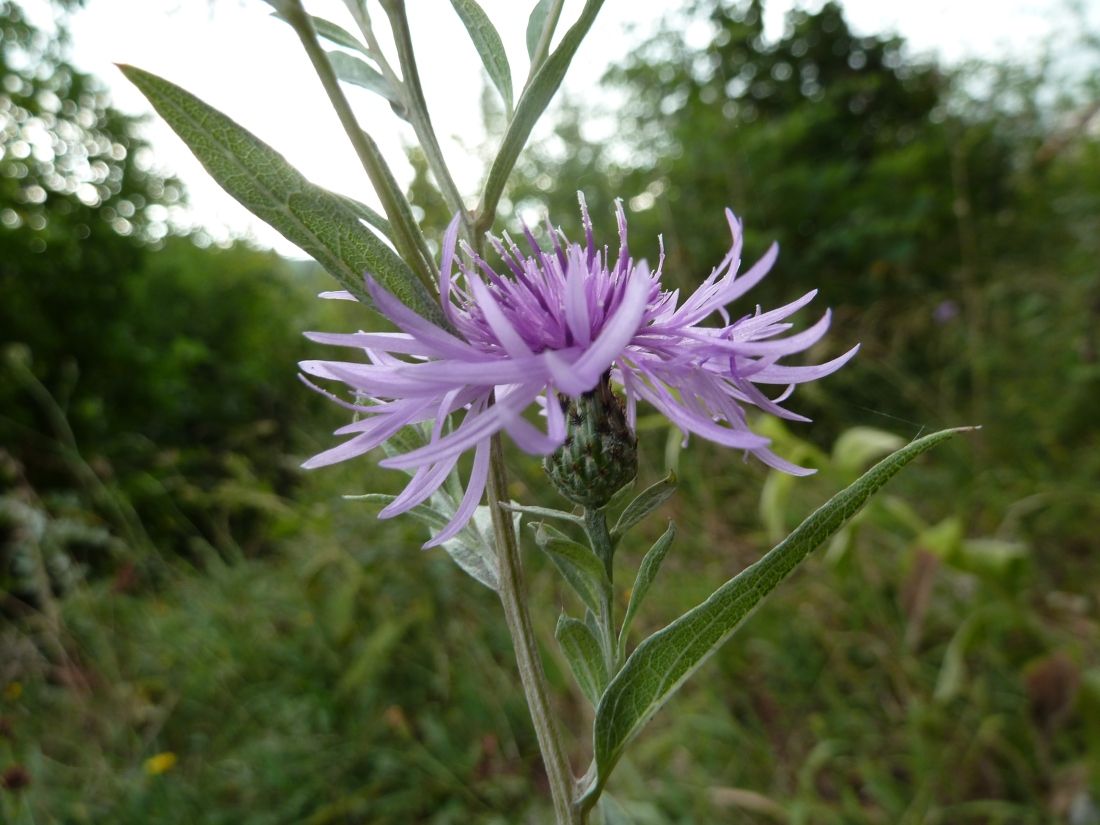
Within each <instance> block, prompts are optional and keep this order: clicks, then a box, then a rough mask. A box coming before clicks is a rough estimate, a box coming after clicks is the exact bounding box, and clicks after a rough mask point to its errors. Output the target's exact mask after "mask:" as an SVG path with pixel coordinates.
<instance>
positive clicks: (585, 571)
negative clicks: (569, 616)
mask: <svg viewBox="0 0 1100 825" xmlns="http://www.w3.org/2000/svg"><path fill="white" fill-rule="evenodd" d="M535 543H536V544H537V545H538V546H539V548H541V549H542V551H543V552H544V553H546V554H547V555H548V556H550V560H551V561H552V562H554V566H555V567H557V568H558V570H559V572H560V573H561V574H562V576H563V577H564V578H565V580H566V581H567V582H569V585H570V586H571V587H572V588H573V590H575V591H576V593H577V595H578V596H580V599H581V601H582V602H584V605H585V607H587V608H588V609H589V610H591V611H592V612H593V613H595V614H597V615H599V613H600V609H601V605H602V604H603V599H604V597H605V595H606V594H608V593H610V592H611V582H609V581H608V580H607V573H606V572H604V569H603V564H601V563H600V560H599V559H597V558H596V556H595V554H594V553H593V552H592V551H591V550H589V549H588V548H587V547H585V546H584V545H583V544H578V543H577V542H575V541H573V540H572V539H571V538H569V537H568V536H566V535H565V534H564V533H562V532H561V531H559V530H556V529H555V528H553V527H551V526H550V525H549V524H539V525H538V526H537V528H536V531H535Z"/></svg>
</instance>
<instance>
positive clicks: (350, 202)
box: [330, 192, 393, 241]
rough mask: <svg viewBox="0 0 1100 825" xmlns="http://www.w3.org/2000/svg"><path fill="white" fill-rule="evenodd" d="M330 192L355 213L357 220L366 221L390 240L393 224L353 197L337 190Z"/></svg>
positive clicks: (391, 238)
mask: <svg viewBox="0 0 1100 825" xmlns="http://www.w3.org/2000/svg"><path fill="white" fill-rule="evenodd" d="M330 194H331V195H332V196H333V197H336V198H339V199H340V201H341V202H342V203H343V204H344V206H346V207H347V208H348V209H350V210H351V211H352V212H353V213H355V216H356V217H357V218H359V220H361V221H366V222H367V223H369V224H370V225H371V226H373V227H374V228H375V229H377V230H378V231H379V232H381V233H382V234H383V235H385V236H386V237H387V238H389V239H390V240H391V241H392V240H393V225H392V224H391V223H390V222H389V221H388V220H386V219H385V218H384V217H382V216H381V215H379V214H378V213H377V212H375V211H374V210H373V209H371V208H370V207H369V206H367V205H366V204H365V203H359V201H357V200H355V199H354V198H349V197H348V196H347V195H341V194H339V193H337V192H331V193H330Z"/></svg>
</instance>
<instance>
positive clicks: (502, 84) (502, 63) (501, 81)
mask: <svg viewBox="0 0 1100 825" xmlns="http://www.w3.org/2000/svg"><path fill="white" fill-rule="evenodd" d="M451 5H452V6H454V7H455V11H456V12H458V16H459V17H460V18H462V25H464V26H465V27H466V31H467V32H469V34H470V39H471V40H472V41H474V48H476V49H477V53H478V54H479V55H480V56H481V62H482V63H484V64H485V71H487V72H488V73H489V79H490V80H492V81H493V85H494V86H496V87H497V91H499V92H500V96H501V97H502V98H504V110H505V112H506V114H507V115H508V117H509V118H511V117H512V70H511V69H510V68H508V55H506V54H505V53H504V43H503V42H501V39H500V35H499V34H498V33H497V30H496V27H495V26H494V25H493V23H492V21H491V20H489V16H488V15H487V14H485V11H484V9H482V8H481V6H479V5H478V4H477V2H476V0H451Z"/></svg>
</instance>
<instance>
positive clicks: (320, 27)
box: [271, 11, 370, 57]
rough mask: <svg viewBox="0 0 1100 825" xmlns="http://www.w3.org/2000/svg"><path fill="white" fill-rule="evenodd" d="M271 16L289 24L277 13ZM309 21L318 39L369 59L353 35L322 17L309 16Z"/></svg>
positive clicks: (367, 53)
mask: <svg viewBox="0 0 1100 825" xmlns="http://www.w3.org/2000/svg"><path fill="white" fill-rule="evenodd" d="M271 16H272V17H275V18H278V19H279V20H282V21H283V22H284V23H289V21H288V20H287V19H286V18H285V17H283V15H281V14H279V12H277V11H276V12H272V13H271ZM309 19H310V20H311V21H313V30H314V31H315V32H317V35H318V36H319V37H323V38H325V40H330V41H332V42H333V43H335V44H336V45H337V46H343V47H345V48H347V49H354V50H355V51H357V52H359V53H360V54H362V55H365V56H367V57H370V51H369V50H368V49H367V47H366V46H364V45H363V44H362V43H360V42H359V39H358V38H356V37H355V35H353V34H351V33H350V32H348V31H347V30H346V29H343V28H341V27H340V26H337V25H336V24H335V23H331V22H329V21H328V20H325V19H324V18H323V17H313V16H310V18H309Z"/></svg>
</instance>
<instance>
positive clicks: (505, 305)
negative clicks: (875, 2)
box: [301, 197, 858, 546]
mask: <svg viewBox="0 0 1100 825" xmlns="http://www.w3.org/2000/svg"><path fill="white" fill-rule="evenodd" d="M617 211H618V223H619V239H620V246H619V252H618V255H617V256H615V257H614V258H612V257H611V256H610V255H609V253H608V250H607V248H606V247H605V248H604V249H603V250H600V249H598V248H597V247H596V245H595V243H594V242H593V238H592V223H591V221H590V219H589V217H588V212H587V209H586V208H585V205H584V199H583V197H582V198H581V212H582V218H583V221H584V228H585V243H584V245H583V246H582V245H581V244H578V243H572V244H571V243H569V242H568V240H567V239H566V238H565V237H564V235H562V234H561V233H560V232H555V231H554V230H553V229H552V228H551V227H549V224H548V229H549V230H550V231H549V235H550V238H551V240H552V243H553V248H552V249H551V250H549V251H544V250H542V249H540V248H539V246H538V244H537V243H536V242H535V239H534V237H533V236H532V235H531V233H530V232H527V240H528V242H529V244H530V247H531V254H530V255H526V256H525V255H524V254H523V253H522V252H521V251H520V249H519V248H518V247H517V246H516V244H515V243H513V242H512V240H511V239H510V238H509V237H508V236H507V234H506V235H505V237H504V240H503V241H502V240H500V239H497V238H493V237H490V239H489V240H490V243H491V244H492V245H493V247H494V249H495V250H496V251H497V252H498V253H499V255H500V256H501V258H502V259H503V261H504V263H505V265H506V266H507V268H508V269H509V270H510V274H508V275H503V276H502V275H500V274H498V273H497V272H495V271H493V269H492V268H491V267H490V266H489V265H488V264H487V263H486V262H485V261H483V260H481V259H480V258H479V257H477V256H476V255H472V254H471V259H472V261H473V265H472V266H466V265H465V264H463V263H462V262H461V261H456V256H455V252H456V245H457V238H458V217H457V216H456V217H455V219H454V220H453V221H452V222H451V225H450V226H449V227H448V229H447V233H446V236H445V238H444V242H443V258H442V262H441V263H442V266H441V276H440V301H441V304H442V308H443V312H444V315H445V316H446V317H447V319H448V321H449V322H450V323H451V325H452V326H453V328H454V330H455V332H457V334H454V333H453V332H449V331H447V330H444V329H441V328H440V327H438V326H436V325H434V324H432V323H430V322H429V321H427V320H425V319H424V318H422V317H420V316H419V315H417V314H416V313H414V312H413V311H412V310H410V309H409V308H408V307H406V306H405V305H404V304H402V303H401V302H400V301H399V300H397V299H396V298H395V297H394V296H392V295H390V294H389V293H388V292H387V291H386V290H384V289H383V288H382V287H381V286H379V285H378V283H377V282H376V281H374V279H372V278H371V277H370V276H369V275H367V276H366V280H367V287H368V289H369V290H370V294H371V296H372V297H373V298H374V300H375V302H376V303H377V305H378V308H379V309H380V310H381V312H382V313H383V314H384V315H386V316H387V317H388V318H390V319H391V320H392V321H393V322H394V323H395V324H396V325H397V326H398V328H399V329H401V330H402V331H401V332H397V333H378V332H371V333H368V332H359V333H355V334H350V335H340V334H330V333H307V335H308V337H309V338H310V339H311V340H314V341H317V342H320V343H325V344H335V345H338V346H347V347H354V348H359V349H362V350H364V351H365V353H366V356H367V360H368V361H369V363H366V364H364V363H351V362H345V361H305V362H303V363H302V365H301V366H302V369H303V370H304V371H305V372H307V373H309V374H310V375H313V376H317V377H320V378H327V379H335V380H338V381H342V382H344V383H345V384H347V385H348V386H349V387H351V389H352V390H353V391H354V393H355V394H356V396H357V398H358V399H359V403H357V404H347V406H349V407H352V408H354V409H355V410H357V411H358V412H359V413H361V414H362V415H363V416H364V418H362V419H361V420H359V421H356V422H354V423H352V424H349V425H347V426H346V427H342V428H341V429H339V430H337V434H341V435H343V434H348V435H353V437H352V438H351V439H350V440H348V441H346V442H344V443H343V444H341V445H339V446H338V447H334V448H333V449H331V450H327V451H326V452H323V453H321V454H320V455H317V456H315V457H314V458H312V459H310V460H309V461H308V462H306V464H305V466H306V467H318V466H322V465H326V464H332V463H335V462H337V461H343V460H345V459H348V458H352V457H354V456H357V455H361V454H363V453H365V452H368V451H369V450H372V449H374V448H375V447H378V446H379V445H381V444H382V443H383V442H385V441H386V440H387V439H389V438H390V437H392V436H393V435H394V434H396V433H397V432H398V431H399V430H400V429H401V428H402V427H404V426H406V425H408V424H417V423H426V422H434V423H433V424H432V430H431V436H430V438H429V439H428V442H427V443H426V444H425V445H424V446H422V447H418V448H416V449H413V450H411V451H409V452H406V453H403V454H400V455H395V456H391V457H389V458H386V459H384V460H383V461H381V462H380V464H381V466H383V467H393V468H399V469H405V470H409V471H415V472H414V474H413V477H412V480H411V481H410V482H409V484H408V486H407V487H406V488H405V490H404V491H403V492H402V493H401V495H399V496H398V497H397V498H396V499H395V500H394V501H393V502H392V503H390V504H389V506H387V507H386V508H385V509H384V510H383V511H382V513H381V516H383V517H388V516H392V515H397V514H398V513H402V512H405V511H406V510H409V509H411V508H412V507H414V506H416V505H417V504H420V503H421V502H423V501H425V500H426V499H428V498H429V497H430V496H431V495H432V494H433V493H434V492H435V491H436V490H437V489H438V488H439V487H440V485H441V484H442V483H443V482H444V480H445V479H446V478H447V476H448V475H449V474H450V472H451V471H452V470H453V468H454V467H455V465H456V463H457V462H458V460H459V458H460V457H461V455H462V454H463V453H464V452H466V451H467V450H470V449H473V450H474V463H473V470H472V472H471V475H470V479H469V482H468V484H467V485H466V493H465V496H464V498H463V500H462V501H461V502H460V503H459V505H458V508H457V511H456V513H455V514H454V518H452V519H451V521H450V523H449V524H448V525H447V526H446V527H445V528H444V529H443V530H441V531H440V532H439V533H438V534H437V535H436V536H435V537H434V538H433V539H432V541H430V542H429V543H428V545H426V546H432V545H436V544H440V543H442V542H444V541H446V540H447V539H449V538H451V537H452V536H454V535H455V534H456V533H458V531H459V530H461V529H462V527H463V526H464V525H465V524H466V522H468V521H469V519H470V517H471V516H472V515H473V512H474V510H475V509H476V507H477V505H478V503H479V502H480V501H481V496H482V493H483V492H484V490H485V483H486V478H487V475H488V470H489V444H490V439H491V438H492V436H493V435H495V434H496V433H498V432H500V431H501V430H504V431H505V432H507V433H508V434H509V435H510V436H511V437H512V439H513V440H514V441H515V442H516V444H517V445H518V446H519V447H520V448H522V449H523V450H525V451H526V452H528V453H531V454H536V455H546V454H548V453H551V452H553V451H554V450H555V449H557V447H558V446H560V445H561V444H562V443H563V442H564V440H565V435H566V421H565V417H564V414H563V412H562V407H561V403H560V400H559V397H558V396H559V394H561V395H565V396H569V397H571V398H579V397H580V396H581V395H583V394H584V393H587V392H590V391H591V390H593V388H595V387H596V385H597V384H598V383H599V382H600V380H601V378H602V377H603V376H604V374H605V373H607V372H608V371H610V376H611V380H612V381H613V382H614V383H616V384H618V385H620V386H621V387H622V388H623V390H624V392H625V396H626V415H627V421H628V423H629V425H630V426H631V427H632V428H633V426H634V424H635V420H636V415H637V413H636V410H637V403H638V400H639V399H640V400H643V401H646V402H648V403H650V404H652V405H653V406H654V407H656V408H657V409H658V410H659V411H660V412H661V413H663V414H664V415H665V416H667V417H668V419H669V420H670V421H671V422H672V423H673V424H675V425H676V426H677V427H679V428H680V429H681V430H682V431H683V432H684V434H685V437H686V436H687V435H688V434H691V433H695V434H696V435H699V436H701V437H703V438H706V439H709V440H711V441H714V442H717V443H718V444H722V445H725V446H727V447H733V448H735V449H739V450H745V451H746V452H748V453H752V454H753V455H755V456H756V457H757V458H759V459H760V460H761V461H763V462H764V463H765V464H767V465H768V466H770V467H774V468H776V469H779V470H782V471H784V472H788V473H792V474H795V475H805V474H807V473H808V472H810V471H808V470H805V469H803V468H801V467H798V466H796V465H794V464H791V463H790V462H787V461H784V460H783V459H781V458H780V457H779V456H777V455H775V454H774V453H773V452H772V451H771V450H769V449H768V446H767V445H768V443H769V441H768V439H767V438H764V437H763V436H760V435H757V434H756V433H753V432H752V431H751V430H750V429H749V426H748V422H747V420H746V417H745V411H744V405H753V406H756V407H759V408H760V409H762V410H764V411H766V412H769V413H771V414H773V415H777V416H779V417H782V418H787V419H792V420H798V421H806V420H808V419H806V418H803V417H802V416H799V415H797V414H795V413H792V412H789V411H787V410H785V409H783V408H782V407H781V406H780V402H782V401H784V400H785V399H786V398H787V397H788V396H789V395H790V394H791V392H792V391H793V390H794V387H795V385H796V384H800V383H803V382H806V381H812V380H814V379H817V378H821V377H822V376H825V375H828V374H829V373H831V372H834V371H835V370H837V369H839V368H840V367H841V366H842V365H843V364H844V363H845V362H847V361H848V359H850V358H851V357H852V356H853V355H854V354H855V352H856V350H857V349H858V347H855V348H853V349H852V350H850V351H849V352H847V353H845V354H844V355H842V356H840V357H839V358H836V359H834V360H832V361H829V362H828V363H825V364H820V365H818V366H804V367H796V366H784V365H780V364H779V363H778V362H779V360H780V359H781V358H783V357H784V356H786V355H791V354H793V353H796V352H801V351H803V350H805V349H807V348H808V347H810V346H812V345H813V344H815V343H816V342H817V341H819V340H820V339H821V338H822V336H823V335H824V334H825V332H826V330H827V329H828V327H829V317H830V314H829V312H828V311H826V313H825V315H824V316H823V317H822V318H821V320H820V321H818V322H817V323H816V324H814V325H813V326H812V327H810V328H809V329H807V330H805V331H804V332H800V333H797V334H795V335H791V336H789V337H787V338H780V337H779V336H780V335H781V334H782V333H784V332H786V331H787V330H789V329H790V328H791V324H789V323H785V322H784V319H786V318H787V317H788V316H790V315H791V314H793V313H794V312H796V311H797V310H798V309H800V308H801V307H803V306H805V305H806V304H807V303H809V302H810V300H811V299H813V297H814V295H815V294H816V290H815V291H813V292H810V293H808V294H807V295H805V296H803V297H802V298H800V299H798V300H797V301H795V302H793V303H791V304H788V305H787V306H784V307H781V308H779V309H775V310H772V311H770V312H761V310H760V308H759V307H757V309H756V312H755V314H751V315H746V316H744V317H741V318H740V319H738V320H736V321H733V322H731V321H730V315H729V314H728V312H727V311H726V305H727V304H729V303H730V302H732V301H734V300H736V299H737V298H740V297H741V296H742V295H744V294H745V293H746V292H748V290H749V289H751V288H752V287H753V286H754V285H755V284H757V283H758V282H759V281H760V280H761V279H762V278H763V277H764V276H765V275H766V274H767V273H768V271H769V270H770V269H771V266H772V264H773V263H774V262H775V259H776V255H777V254H778V247H777V246H776V245H775V244H773V245H772V247H771V248H770V249H769V250H768V252H767V253H766V254H765V255H764V257H763V258H761V259H760V260H759V261H758V262H757V263H756V264H755V265H754V266H753V267H752V268H751V269H749V270H748V271H747V272H745V273H744V274H742V275H738V271H737V270H738V267H739V264H740V258H741V243H742V238H741V223H740V221H738V220H737V218H735V217H734V215H733V213H732V212H731V211H730V210H728V209H727V210H726V218H727V220H728V222H729V227H730V231H731V232H732V234H733V243H732V246H731V248H730V251H729V253H728V254H727V255H726V257H725V258H724V259H723V260H722V262H721V263H720V264H719V265H718V266H717V267H716V268H715V269H714V270H713V271H712V272H711V274H710V276H709V277H708V278H707V279H706V280H705V281H704V282H703V284H702V286H700V287H699V289H698V290H696V291H695V293H694V294H693V295H692V296H691V297H690V298H688V299H687V300H686V301H684V302H683V303H682V304H680V302H679V297H680V296H679V291H678V290H676V291H671V292H668V291H664V290H663V289H662V288H661V265H662V264H663V261H664V256H663V254H662V256H661V260H660V261H659V262H658V266H657V269H656V270H655V271H651V270H650V268H649V265H648V264H647V263H646V262H645V261H644V260H642V261H635V260H633V259H632V258H631V257H630V252H629V250H628V248H627V238H626V217H625V215H624V214H623V210H622V206H621V204H620V205H618V207H617ZM525 231H526V230H525ZM467 252H469V250H467ZM456 264H457V267H458V270H459V273H460V279H459V280H456V279H455V278H454V273H453V270H454V268H455V266H456ZM327 295H328V296H329V297H337V298H343V299H351V300H354V299H352V298H351V296H350V295H349V294H348V293H327ZM715 315H717V316H718V317H720V319H721V323H720V324H719V325H717V326H704V325H703V323H704V322H706V321H708V320H709V319H711V318H712V317H713V316H715ZM757 384H775V385H779V386H783V387H785V388H786V389H785V390H784V391H783V392H782V393H781V394H780V396H779V397H778V398H776V399H771V398H768V397H767V396H766V395H765V394H764V393H763V392H762V391H761V390H760V389H759V388H758V387H757V386H756V385H757ZM342 403H346V402H342ZM535 403H537V404H539V405H540V406H541V407H542V410H543V414H544V415H545V419H546V426H545V431H544V430H542V429H540V428H538V427H535V426H534V425H533V424H532V423H530V422H529V421H528V420H527V419H526V418H524V416H523V413H524V411H525V410H526V409H527V408H528V407H530V406H531V405H532V404H535ZM458 412H462V420H461V422H460V423H458V425H457V426H455V427H454V428H453V429H452V430H451V431H449V432H444V423H445V421H446V420H447V418H448V416H450V415H451V414H452V413H458Z"/></svg>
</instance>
